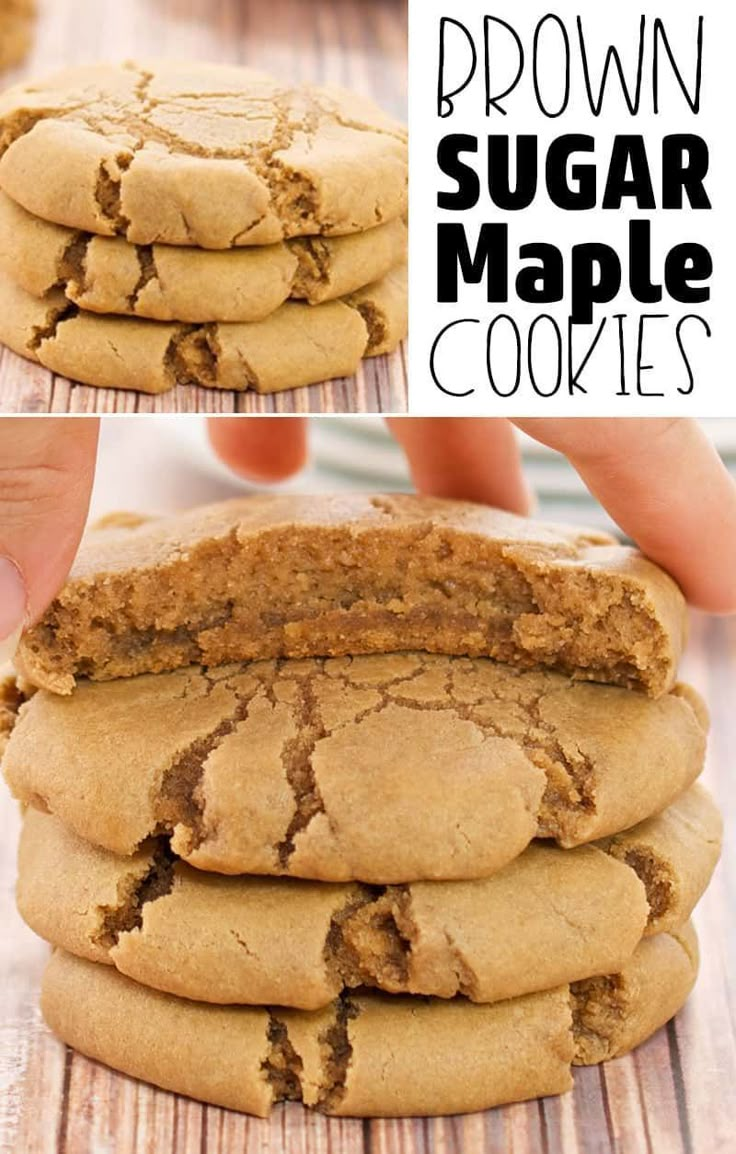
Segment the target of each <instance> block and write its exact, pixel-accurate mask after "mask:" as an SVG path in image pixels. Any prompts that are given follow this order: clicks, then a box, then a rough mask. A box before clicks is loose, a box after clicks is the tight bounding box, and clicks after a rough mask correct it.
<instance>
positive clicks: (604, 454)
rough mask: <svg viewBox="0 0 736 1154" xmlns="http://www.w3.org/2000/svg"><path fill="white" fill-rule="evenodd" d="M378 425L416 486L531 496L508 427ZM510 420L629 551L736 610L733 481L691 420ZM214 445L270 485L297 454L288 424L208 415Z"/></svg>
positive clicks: (501, 503) (699, 599) (513, 506)
mask: <svg viewBox="0 0 736 1154" xmlns="http://www.w3.org/2000/svg"><path fill="white" fill-rule="evenodd" d="M388 424H389V426H390V428H391V431H392V432H393V434H394V436H395V437H396V439H397V440H398V441H399V443H400V444H401V446H402V447H403V449H404V451H405V452H406V455H407V457H408V460H409V466H410V468H411V472H412V476H413V479H414V483H415V485H416V488H417V489H418V491H419V492H420V493H428V494H432V495H433V496H437V497H455V498H458V499H464V500H469V501H480V502H484V503H486V504H489V505H496V506H498V507H499V508H501V509H507V510H509V511H510V512H513V513H522V514H525V513H528V512H529V509H530V505H531V495H530V493H529V490H528V488H527V485H526V482H525V480H524V476H523V473H522V469H521V458H520V453H519V448H518V445H517V442H516V438H515V436H514V432H513V428H512V422H510V421H506V420H500V419H477V420H476V419H469V418H454V419H450V418H437V419H429V418H417V417H395V418H393V419H389V421H388ZM513 424H515V425H517V426H518V427H519V428H521V429H523V430H524V431H525V432H527V433H529V434H530V436H532V437H534V438H535V439H536V440H538V441H541V442H542V443H543V444H545V445H549V446H550V448H553V449H557V450H558V451H559V452H561V453H564V455H565V456H566V457H567V458H568V459H569V461H570V462H571V464H572V465H573V466H574V467H575V468H576V469H577V471H578V473H579V474H580V476H581V477H582V478H583V480H584V481H585V483H586V484H587V486H588V488H589V489H590V491H591V493H592V494H593V495H594V496H595V497H596V498H597V499H598V500H599V501H600V502H601V504H602V505H603V506H604V507H605V508H606V509H607V510H608V512H609V513H610V515H611V517H612V518H613V520H614V521H615V522H616V523H617V524H618V525H619V526H620V527H621V529H623V530H624V532H625V533H626V534H627V535H628V536H630V537H631V538H632V539H633V540H634V541H636V543H637V545H638V546H639V548H640V549H641V550H642V551H643V552H644V553H646V554H647V556H649V557H651V558H652V560H653V561H657V562H658V563H659V564H660V565H662V566H663V568H665V569H667V570H668V571H669V572H670V573H671V574H672V576H673V577H674V578H675V580H676V581H677V582H678V583H679V584H680V586H681V587H682V589H683V590H684V592H685V595H686V596H687V598H688V600H689V601H690V602H691V604H693V605H695V606H697V607H699V608H701V609H707V610H709V611H711V612H713V613H732V612H736V483H734V481H733V479H732V478H731V476H730V475H729V473H728V471H727V469H726V468H725V466H724V465H723V463H722V461H721V460H720V458H719V456H718V453H717V452H716V450H715V448H714V447H713V445H712V444H711V442H710V441H709V440H708V438H707V436H706V435H705V433H704V432H703V430H702V429H701V427H700V426H699V425H698V424H697V423H696V422H695V421H689V420H665V419H660V418H646V419H639V418H619V419H606V420H601V419H587V418H566V419H557V420H551V419H547V418H534V419H530V420H517V421H514V422H513ZM210 437H211V439H212V443H213V445H214V446H215V449H216V450H217V451H218V452H219V454H220V456H221V457H222V458H223V460H225V461H226V462H227V463H228V464H229V465H230V466H231V467H232V468H233V469H234V470H235V471H236V472H239V473H242V474H244V475H247V476H250V477H253V476H254V475H255V476H257V477H258V478H259V479H263V480H276V479H281V478H283V477H285V476H288V475H289V474H290V473H292V472H296V471H297V470H298V469H299V468H300V467H301V466H302V464H303V463H304V460H305V458H306V427H305V423H304V422H303V421H300V420H296V419H293V420H289V419H287V420H284V419H283V418H282V419H281V420H280V421H276V422H275V423H274V422H270V427H268V428H263V427H262V423H261V422H255V423H253V422H246V423H245V425H244V424H243V423H241V422H240V421H238V420H231V419H225V420H220V421H217V422H211V425H210Z"/></svg>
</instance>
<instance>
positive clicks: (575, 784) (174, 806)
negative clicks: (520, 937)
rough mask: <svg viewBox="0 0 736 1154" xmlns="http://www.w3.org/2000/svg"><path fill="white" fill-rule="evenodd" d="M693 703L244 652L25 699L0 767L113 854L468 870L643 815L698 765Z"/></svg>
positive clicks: (332, 867)
mask: <svg viewBox="0 0 736 1154" xmlns="http://www.w3.org/2000/svg"><path fill="white" fill-rule="evenodd" d="M692 702H696V707H695V708H694V706H693V704H692ZM696 710H697V698H696V696H695V695H694V693H693V691H687V694H685V691H683V692H682V693H680V692H678V693H672V694H668V695H666V696H664V697H662V698H659V699H658V700H656V701H652V700H650V699H649V698H646V697H645V696H644V695H642V694H635V693H630V692H629V691H627V690H624V689H619V688H617V687H613V686H593V685H589V684H586V683H581V682H575V681H572V680H570V679H568V678H565V677H562V676H561V675H558V674H553V673H534V672H523V671H519V670H515V669H513V668H511V667H507V666H504V665H500V664H498V663H495V662H492V661H488V660H483V659H470V658H452V657H439V656H432V655H429V654H421V653H405V654H387V655H373V656H363V657H353V658H349V657H344V658H331V659H319V658H312V659H309V660H302V661H296V660H292V661H276V662H256V663H252V664H249V665H243V666H222V667H218V668H216V669H209V670H206V669H202V668H200V667H193V668H190V669H186V670H181V671H177V672H175V673H170V674H158V675H146V676H142V677H137V678H128V679H122V680H118V681H113V682H100V683H94V682H82V683H80V684H79V685H78V686H77V689H76V691H75V693H74V694H72V695H71V697H68V698H65V697H61V696H60V695H56V694H51V693H48V692H45V691H42V692H39V693H36V694H34V696H33V697H32V698H31V700H30V701H29V702H28V703H27V704H26V705H24V706H22V707H21V710H20V713H19V717H18V722H17V724H16V726H15V729H14V731H13V733H12V735H11V737H10V740H9V742H8V747H7V750H6V755H5V758H4V762H3V765H4V770H5V775H6V778H7V780H8V782H9V784H10V786H11V788H12V789H13V791H14V792H15V794H16V796H17V797H18V798H19V799H20V800H22V801H25V802H29V803H30V804H35V805H37V806H38V807H39V808H45V809H48V810H50V811H51V812H52V813H55V814H57V815H58V816H59V817H60V818H61V819H62V820H63V821H64V822H65V824H67V825H68V826H70V827H71V828H72V829H74V830H75V831H76V832H77V833H78V834H79V835H80V836H81V837H83V838H84V839H85V840H87V841H89V842H91V843H93V844H96V845H99V846H101V847H103V848H105V849H109V850H112V851H113V852H115V853H120V854H130V853H133V852H134V851H135V849H136V848H137V847H138V846H139V845H140V844H142V842H143V841H144V840H145V839H146V838H148V837H150V836H152V835H155V834H157V833H169V834H170V835H171V840H172V848H173V850H174V852H175V853H177V854H178V855H180V856H181V857H182V858H184V859H185V860H187V861H188V862H190V863H191V864H192V865H194V866H196V867H198V868H199V869H204V870H213V871H216V872H221V873H233V874H237V873H260V874H272V875H291V876H294V877H305V878H313V879H317V880H323V881H348V880H360V881H364V882H368V883H376V884H389V883H393V882H397V883H402V882H407V881H416V880H420V879H452V878H479V877H486V876H488V875H490V874H492V873H494V872H496V871H497V870H498V869H500V868H501V867H502V866H503V865H505V864H506V863H507V862H509V861H511V860H512V859H513V858H515V857H517V856H518V854H520V853H521V852H522V851H523V850H524V849H525V847H526V846H527V845H528V844H529V842H530V841H531V840H532V838H534V837H535V836H542V837H547V838H550V837H554V838H556V839H557V840H558V841H559V842H561V843H562V844H563V845H565V846H572V845H577V844H581V843H584V842H588V841H592V840H595V839H597V838H601V837H605V836H606V835H609V834H613V833H617V832H618V831H620V830H622V829H627V828H629V827H630V826H632V825H634V824H635V823H636V822H638V821H642V820H643V819H644V818H646V817H649V816H650V815H651V814H654V813H657V812H659V811H660V810H662V809H663V808H664V807H665V806H666V805H668V804H669V803H670V802H671V801H672V800H674V798H676V797H677V796H678V795H679V794H680V793H682V792H683V790H685V789H686V788H687V787H688V786H689V785H690V784H692V782H693V781H694V780H695V778H696V777H697V776H698V774H699V773H700V770H701V768H702V764H703V757H704V749H705V728H704V723H703V719H702V718H701V717H700V716H699V713H698V712H697V711H696ZM100 719H104V722H101V721H100ZM111 735H114V741H112V742H111V740H110V738H111ZM143 735H145V740H144V739H143ZM377 796H380V798H381V807H380V810H378V811H377V810H376V807H375V805H374V801H375V798H376V797H377Z"/></svg>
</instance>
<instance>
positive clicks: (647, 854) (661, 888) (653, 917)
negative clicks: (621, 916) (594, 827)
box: [599, 839, 676, 927]
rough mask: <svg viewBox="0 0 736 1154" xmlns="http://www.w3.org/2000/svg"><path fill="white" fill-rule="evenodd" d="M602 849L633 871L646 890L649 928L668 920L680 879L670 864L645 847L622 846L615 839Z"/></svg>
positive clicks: (602, 846)
mask: <svg viewBox="0 0 736 1154" xmlns="http://www.w3.org/2000/svg"><path fill="white" fill-rule="evenodd" d="M599 845H600V848H601V849H602V850H603V851H604V853H607V854H608V855H609V856H610V857H613V858H615V859H616V860H617V861H620V862H622V863H623V864H624V865H626V866H628V867H629V869H631V870H633V872H634V873H635V874H636V876H637V877H638V879H639V881H640V882H641V883H642V885H643V886H644V891H645V894H646V899H647V904H648V906H649V918H648V923H647V924H648V925H649V926H650V927H651V926H652V925H653V924H654V923H655V922H657V921H659V920H660V919H661V918H663V917H666V916H667V914H668V913H669V912H670V910H671V909H672V907H673V904H674V900H675V891H676V876H675V873H674V871H673V869H672V867H671V866H670V864H669V863H668V862H666V861H665V860H664V859H663V858H662V857H660V855H659V854H657V853H655V852H654V850H653V849H651V848H649V847H647V846H644V845H634V846H628V847H626V846H619V845H617V844H616V841H615V839H612V840H611V841H609V842H608V843H607V844H606V843H603V844H600V843H599Z"/></svg>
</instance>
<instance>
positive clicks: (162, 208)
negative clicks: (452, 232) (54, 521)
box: [0, 62, 408, 393]
mask: <svg viewBox="0 0 736 1154" xmlns="http://www.w3.org/2000/svg"><path fill="white" fill-rule="evenodd" d="M407 174H408V162H407V144H406V133H405V131H404V128H403V127H402V126H401V125H400V124H398V123H396V122H395V121H393V120H391V119H390V118H389V117H387V116H385V115H384V114H383V113H382V112H381V111H380V109H378V108H377V107H376V106H375V105H373V104H372V103H371V102H369V101H366V100H364V99H361V98H359V97H357V96H354V95H352V94H349V93H346V92H344V91H343V90H340V89H330V88H314V87H306V86H304V87H298V88H290V87H288V86H286V85H284V84H280V83H278V82H277V81H275V80H273V79H272V78H271V77H269V76H267V75H265V74H263V73H260V72H254V71H251V70H249V69H244V68H232V67H223V66H214V65H195V64H177V63H172V62H167V63H158V64H155V65H153V64H152V65H134V64H126V65H123V66H118V67H114V66H110V67H106V66H102V65H97V66H93V67H86V68H74V69H70V70H67V71H65V72H62V73H60V74H58V75H56V76H53V77H51V78H50V79H48V80H45V81H41V82H37V83H34V84H33V85H28V86H19V87H16V88H13V89H11V90H10V91H8V92H7V93H5V95H4V96H2V97H0V190H1V191H0V340H2V341H3V342H4V343H5V344H7V345H8V346H9V347H10V348H11V349H13V350H14V351H15V352H17V353H19V354H20V355H21V356H25V357H28V358H30V359H31V360H34V361H38V362H40V363H41V364H42V365H44V366H45V367H46V368H48V369H51V370H52V371H53V372H55V373H59V374H62V375H64V376H67V377H70V378H72V379H75V380H78V381H82V382H84V383H86V384H90V385H100V386H107V387H110V388H122V389H138V390H142V391H144V392H149V393H161V392H164V391H166V390H168V389H171V388H172V387H173V386H174V385H176V384H180V383H183V384H187V383H190V384H197V385H202V386H205V387H208V388H214V389H234V390H245V389H255V390H257V391H258V392H261V393H271V392H275V391H278V390H281V389H288V388H293V387H296V386H300V385H307V384H311V383H314V382H318V381H324V380H328V379H331V378H334V377H341V376H349V375H352V374H353V373H354V372H355V371H356V370H357V368H358V366H359V364H360V361H361V359H362V358H363V357H372V356H378V355H380V354H382V353H386V352H390V351H391V350H393V349H395V348H396V347H397V345H398V344H399V342H400V341H401V340H402V339H403V337H404V336H405V335H406V329H407V293H406V244H407V233H406V225H405V217H406V212H407Z"/></svg>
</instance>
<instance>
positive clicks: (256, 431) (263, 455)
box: [207, 417, 307, 481]
mask: <svg viewBox="0 0 736 1154" xmlns="http://www.w3.org/2000/svg"><path fill="white" fill-rule="evenodd" d="M207 425H208V429H209V436H210V443H211V444H212V447H213V449H214V450H215V452H216V453H217V455H218V457H220V458H221V460H223V461H224V462H225V464H226V465H228V466H229V467H230V468H231V469H232V470H233V472H235V473H238V474H239V475H240V476H241V477H247V478H248V479H249V480H251V481H282V480H284V479H285V478H286V477H291V476H293V474H294V473H298V472H299V470H300V469H303V468H304V465H305V464H306V461H307V426H306V421H305V420H304V419H303V418H302V417H214V418H212V419H210V420H209V421H208V422H207Z"/></svg>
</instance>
